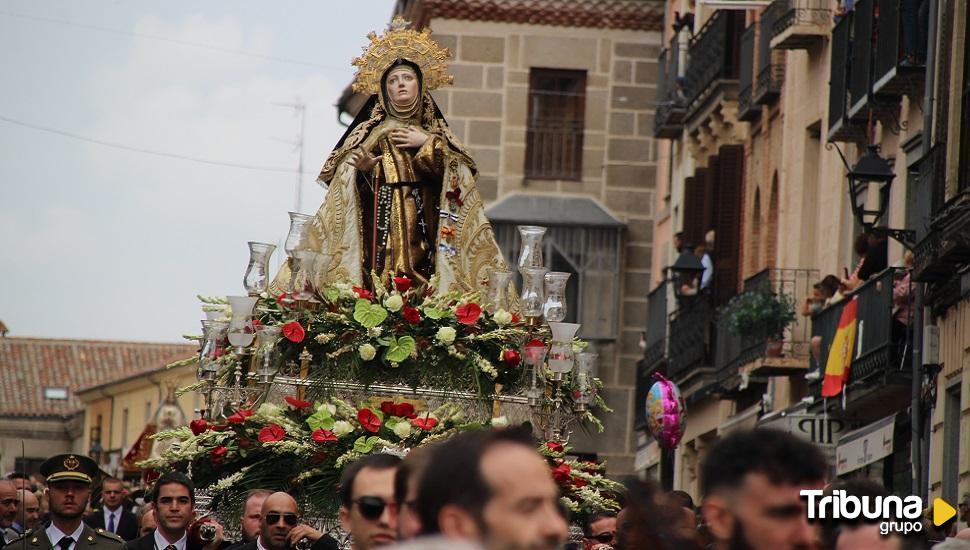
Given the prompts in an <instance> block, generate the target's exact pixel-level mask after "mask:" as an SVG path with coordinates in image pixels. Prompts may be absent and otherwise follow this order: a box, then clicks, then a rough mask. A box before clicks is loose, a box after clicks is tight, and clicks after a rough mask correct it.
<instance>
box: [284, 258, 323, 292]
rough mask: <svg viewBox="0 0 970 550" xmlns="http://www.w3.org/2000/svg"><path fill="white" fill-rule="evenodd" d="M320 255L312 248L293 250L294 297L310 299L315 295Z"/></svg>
mask: <svg viewBox="0 0 970 550" xmlns="http://www.w3.org/2000/svg"><path fill="white" fill-rule="evenodd" d="M319 256H320V254H319V253H317V252H313V251H310V250H297V251H294V252H293V257H292V258H291V261H292V263H291V265H290V269H291V271H290V294H291V295H292V296H293V298H294V299H296V300H309V299H310V298H312V297H313V288H314V285H313V280H314V274H315V268H316V264H317V259H318V258H319Z"/></svg>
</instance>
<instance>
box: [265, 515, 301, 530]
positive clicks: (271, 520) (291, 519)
mask: <svg viewBox="0 0 970 550" xmlns="http://www.w3.org/2000/svg"><path fill="white" fill-rule="evenodd" d="M280 518H283V521H284V522H286V524H287V525H289V526H290V527H293V526H294V525H296V524H297V522H299V521H300V518H299V516H297V515H296V514H277V513H276V512H272V513H269V514H266V524H267V525H276V524H277V523H279V521H280Z"/></svg>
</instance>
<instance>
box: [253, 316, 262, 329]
mask: <svg viewBox="0 0 970 550" xmlns="http://www.w3.org/2000/svg"><path fill="white" fill-rule="evenodd" d="M261 328H263V323H262V321H260V320H259V319H253V332H256V331H257V330H259V329H261Z"/></svg>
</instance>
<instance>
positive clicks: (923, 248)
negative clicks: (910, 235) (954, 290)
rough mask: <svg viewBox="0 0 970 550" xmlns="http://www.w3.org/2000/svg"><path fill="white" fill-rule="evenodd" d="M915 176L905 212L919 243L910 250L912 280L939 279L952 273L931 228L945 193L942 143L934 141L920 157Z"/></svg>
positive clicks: (938, 238) (944, 164)
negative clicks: (911, 198)
mask: <svg viewBox="0 0 970 550" xmlns="http://www.w3.org/2000/svg"><path fill="white" fill-rule="evenodd" d="M918 173H919V176H918V178H917V180H916V182H915V185H916V192H915V193H913V196H914V197H915V199H916V200H915V201H914V202H915V204H913V205H912V210H913V212H912V214H910V215H907V224H906V225H907V226H908V227H912V228H913V229H915V230H916V238H917V239H919V243H918V244H917V245H916V247H915V249H914V250H913V254H914V256H915V259H914V262H913V280H914V281H920V282H932V281H940V280H943V279H946V278H948V277H950V276H951V275H952V274H953V273H954V269H955V266H954V264H952V263H949V262H944V261H941V259H940V251H941V247H942V244H943V243H942V242H941V236H940V233H939V232H938V231H935V230H934V228H933V219H934V218H936V217H937V216H938V215H939V214H940V211H941V210H942V208H943V199H944V195H945V193H946V146H945V144H943V143H937V144H936V145H934V146H933V148H932V149H930V152H929V153H928V154H927V155H926V156H925V157H923V158H922V159H921V160H920V163H919V172H918Z"/></svg>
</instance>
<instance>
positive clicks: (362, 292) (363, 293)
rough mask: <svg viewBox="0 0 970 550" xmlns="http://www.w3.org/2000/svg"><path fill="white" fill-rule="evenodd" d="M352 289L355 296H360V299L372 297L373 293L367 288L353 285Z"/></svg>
mask: <svg viewBox="0 0 970 550" xmlns="http://www.w3.org/2000/svg"><path fill="white" fill-rule="evenodd" d="M353 291H354V294H356V295H357V297H358V298H360V299H361V300H373V299H374V293H373V292H371V291H369V290H367V289H366V288H363V287H359V286H355V287H354V288H353Z"/></svg>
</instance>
